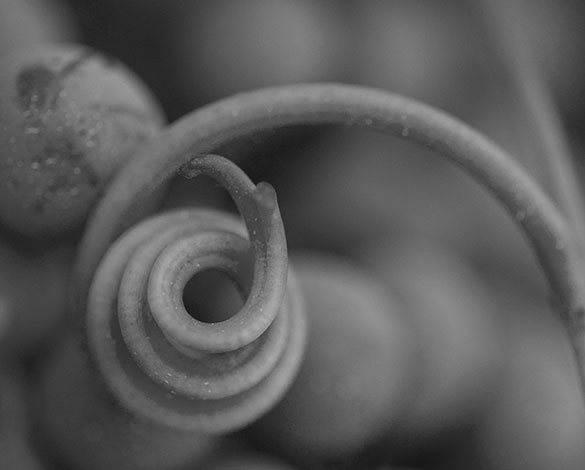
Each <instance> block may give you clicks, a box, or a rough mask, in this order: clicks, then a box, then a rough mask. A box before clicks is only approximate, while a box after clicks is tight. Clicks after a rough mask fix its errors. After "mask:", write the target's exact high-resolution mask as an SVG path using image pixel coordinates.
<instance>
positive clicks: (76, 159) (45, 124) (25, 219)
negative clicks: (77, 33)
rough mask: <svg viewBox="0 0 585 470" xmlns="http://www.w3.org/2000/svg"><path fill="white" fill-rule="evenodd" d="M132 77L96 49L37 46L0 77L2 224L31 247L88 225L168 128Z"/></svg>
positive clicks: (11, 60)
mask: <svg viewBox="0 0 585 470" xmlns="http://www.w3.org/2000/svg"><path fill="white" fill-rule="evenodd" d="M163 122H164V121H163V117H162V116H161V112H160V110H159V107H158V105H157V104H156V103H155V102H154V101H153V99H152V97H151V96H150V94H149V92H148V91H147V90H146V89H145V87H144V86H143V85H142V83H141V82H140V81H138V79H137V78H135V77H134V76H133V75H132V73H131V72H130V71H129V70H128V69H126V68H125V67H124V66H122V65H121V64H120V63H119V62H117V61H115V60H113V59H111V58H109V57H107V56H104V55H102V54H100V53H98V52H96V51H94V50H92V49H88V48H85V47H80V46H73V45H55V46H37V47H34V48H32V49H28V50H22V51H18V52H16V53H14V54H10V55H8V56H6V57H4V59H3V61H2V63H1V67H0V219H1V220H2V222H3V223H4V224H5V225H6V226H8V227H9V228H11V229H12V230H14V231H16V232H18V233H22V234H24V235H27V236H30V237H39V238H40V237H43V236H47V235H57V234H62V233H64V232H66V231H69V230H72V229H75V228H78V227H79V226H80V225H82V223H83V222H84V220H85V218H86V217H87V214H88V212H89V211H90V209H91V207H92V205H93V203H94V202H95V200H96V198H97V197H98V195H99V193H100V191H101V190H102V189H103V187H104V185H105V184H106V183H107V181H108V180H109V179H110V178H111V176H112V175H113V173H114V172H115V171H116V170H117V169H118V168H119V167H120V166H121V165H122V164H123V163H124V161H125V160H126V159H127V158H129V157H130V155H131V154H133V152H134V151H135V149H136V147H137V145H139V144H141V143H143V142H144V141H145V140H147V139H149V138H151V137H152V136H154V135H155V133H156V132H157V131H158V130H159V129H160V127H161V126H162V125H163Z"/></svg>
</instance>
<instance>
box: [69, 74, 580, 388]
mask: <svg viewBox="0 0 585 470" xmlns="http://www.w3.org/2000/svg"><path fill="white" fill-rule="evenodd" d="M300 124H307V125H309V124H340V125H345V126H356V127H361V128H368V129H372V130H376V131H379V132H383V133H386V134H389V135H392V136H396V137H399V138H402V139H405V140H407V141H410V142H413V143H415V144H418V145H420V146H423V147H426V148H428V149H430V150H431V151H432V153H433V154H436V155H440V156H442V157H444V158H446V159H447V160H449V161H451V162H453V163H455V164H456V165H458V166H459V167H461V168H462V169H463V170H464V171H466V172H467V173H468V174H469V175H471V176H472V177H473V178H474V179H475V180H476V181H478V182H479V183H480V184H481V185H482V186H484V187H485V188H487V190H488V191H490V192H491V194H492V195H493V196H495V197H496V198H497V199H498V200H499V201H500V203H501V204H503V205H504V206H505V208H506V209H507V211H508V212H509V214H510V216H511V217H512V218H513V219H514V220H515V221H516V223H517V224H518V226H519V227H520V229H521V230H522V231H523V233H524V234H525V236H526V237H527V239H528V240H529V242H530V244H531V246H532V249H533V251H534V253H535V255H536V257H537V258H538V260H539V262H540V265H541V267H542V269H543V270H544V273H545V276H546V278H547V280H548V282H549V284H550V287H551V290H552V298H553V302H554V305H555V306H556V308H557V309H558V311H559V313H560V314H561V315H562V317H563V318H564V319H565V320H566V323H567V327H568V329H569V333H570V337H571V340H572V344H573V346H574V349H575V352H576V356H577V361H578V365H579V373H580V377H581V380H582V384H583V385H584V386H585V327H584V312H585V309H584V306H585V295H584V292H585V290H584V286H585V281H584V279H583V277H582V275H581V271H580V270H579V267H578V266H577V264H578V261H579V258H578V256H576V255H577V253H576V250H577V247H576V240H575V238H574V236H575V234H574V232H573V231H572V230H571V229H570V227H569V226H568V225H567V223H566V221H565V218H564V217H563V216H562V214H560V213H559V211H558V209H557V208H556V206H555V205H554V204H553V203H552V202H551V201H550V199H549V198H548V197H547V196H546V194H544V192H543V191H542V190H541V189H540V187H539V186H538V184H537V183H536V182H535V181H534V180H533V179H532V178H531V177H530V176H529V175H528V174H527V173H526V172H525V171H524V170H523V169H522V168H521V167H520V166H519V165H518V164H516V163H515V162H514V160H513V159H512V158H511V157H509V156H508V155H507V154H506V153H505V152H504V151H502V150H501V149H499V148H498V147H497V146H496V145H495V144H493V143H491V142H490V141H489V140H487V139H486V138H485V137H483V136H482V135H481V134H479V133H478V132H476V131H474V130H472V129H471V128H470V127H468V126H466V125H465V124H464V123H462V122H460V121H458V120H457V119H455V118H452V117H450V116H449V115H447V114H445V113H443V112H441V111H438V110H436V109H434V108H432V107H430V106H427V105H424V104H421V103H419V102H417V101H414V100H411V99H409V98H405V97H402V96H399V95H395V94H392V93H389V92H385V91H379V90H374V89H370V88H364V87H359V86H352V85H340V84H306V85H291V86H283V87H274V88H267V89H261V90H257V91H253V92H247V93H242V94H239V95H235V96H233V97H229V98H226V99H223V100H220V101H218V102H215V103H212V104H211V105H208V106H206V107H203V108H200V109H199V110H196V111H194V112H192V113H191V114H188V115H186V116H184V117H183V118H181V119H180V120H178V121H176V122H175V123H174V124H172V125H171V126H169V127H168V128H167V129H166V130H165V131H163V132H162V134H161V135H160V136H159V138H158V139H156V140H155V141H153V142H151V143H149V144H148V146H145V147H144V148H142V149H141V152H139V154H137V155H135V157H134V158H132V159H131V160H130V161H129V162H128V164H127V165H126V166H125V167H124V168H123V169H122V170H121V171H120V172H119V173H118V174H117V175H116V177H115V178H114V179H113V181H112V182H111V184H110V186H109V187H108V189H107V191H106V193H105V194H104V196H103V198H102V199H101V201H100V202H99V204H98V205H97V207H96V209H95V211H94V213H93V215H92V217H91V219H90V220H89V222H88V225H87V229H86V232H85V234H84V237H83V239H82V242H81V245H80V252H79V256H78V264H77V276H76V279H77V282H78V284H77V290H76V294H77V297H76V300H77V307H78V310H77V312H84V311H85V309H84V306H85V302H86V299H87V292H88V289H89V286H90V283H91V280H92V278H93V275H94V272H95V270H96V267H97V266H98V264H99V262H100V259H101V258H102V256H103V255H104V253H105V252H106V251H107V249H108V247H109V246H110V244H111V243H112V242H113V241H114V240H115V239H116V237H117V236H119V235H120V234H121V233H122V232H123V231H124V229H125V228H126V227H128V226H129V225H131V224H132V223H133V222H135V221H136V220H137V219H138V218H140V217H141V216H142V215H143V213H144V211H145V208H149V207H152V205H153V203H154V202H155V201H156V199H157V198H160V194H161V191H160V189H161V187H163V185H164V184H165V183H166V182H167V181H168V180H169V179H170V178H171V177H172V176H173V175H174V174H176V172H177V170H178V169H179V168H180V167H181V166H182V165H183V164H184V163H185V162H186V161H188V160H189V159H190V158H191V157H193V156H195V155H199V154H204V153H209V152H210V151H212V150H214V149H215V148H218V147H219V146H221V145H224V144H227V143H229V142H232V141H234V140H236V139H238V138H239V137H242V136H244V135H248V134H251V133H255V132H259V131H266V130H270V129H276V128H280V127H283V126H289V125H300Z"/></svg>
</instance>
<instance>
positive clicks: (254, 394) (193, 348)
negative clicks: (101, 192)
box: [87, 155, 304, 432]
mask: <svg viewBox="0 0 585 470" xmlns="http://www.w3.org/2000/svg"><path fill="white" fill-rule="evenodd" d="M180 172H181V173H182V174H183V175H185V176H186V177H189V178H190V177H195V176H197V175H200V174H204V175H208V176H211V177H213V178H215V179H216V180H217V181H218V182H219V183H220V184H221V185H223V186H224V187H225V188H226V189H227V191H228V192H229V193H230V195H231V197H232V198H233V199H234V201H235V203H236V205H237V207H238V210H239V212H240V215H241V217H242V219H243V221H244V224H245V225H244V224H242V221H241V220H240V219H238V218H237V217H235V216H231V215H229V214H226V213H222V212H219V211H214V210H205V209H189V210H179V211H174V212H169V213H165V214H161V215H158V216H155V217H152V218H150V219H146V220H145V221H143V222H141V223H140V224H138V225H136V226H134V227H133V228H132V229H130V230H129V231H128V232H126V233H125V234H124V235H123V236H122V237H121V238H119V239H118V240H117V241H116V243H114V244H113V245H112V246H111V247H110V249H109V250H108V252H107V253H106V255H105V256H104V258H103V259H102V262H101V264H100V266H99V267H98V270H97V271H96V274H95V277H94V280H93V283H92V286H91V289H90V292H89V297H88V303H87V309H88V310H87V318H88V340H89V347H90V351H91V353H92V356H93V357H94V359H95V361H96V363H97V366H98V368H99V369H100V370H101V372H102V375H103V377H104V379H105V381H106V382H107V385H108V386H109V388H110V389H111V390H112V392H113V393H114V395H115V396H116V397H117V398H118V400H119V401H120V402H121V403H122V404H123V405H124V406H125V407H126V408H128V409H129V410H130V411H133V412H135V413H137V414H140V415H142V416H145V417H147V418H150V419H153V420H155V421H157V422H160V423H163V424H166V425H169V426H172V427H175V428H180V429H188V430H201V431H212V432H221V431H231V430H234V429H237V428H239V427H241V426H244V425H246V424H247V423H249V422H250V421H252V420H253V419H254V418H256V417H258V416H259V415H260V414H261V413H263V412H264V411H266V410H267V409H268V408H269V407H270V406H272V404H273V403H274V402H275V401H276V400H277V399H278V398H280V396H281V395H282V394H283V393H284V391H285V390H286V388H287V387H288V385H289V384H290V382H291V381H292V378H293V377H294V375H295V373H296V370H297V367H298V364H299V362H300V357H301V355H302V350H303V341H304V331H303V330H304V317H303V314H302V305H301V302H300V298H299V294H298V289H297V288H296V284H295V282H294V279H292V277H291V278H289V276H288V258H287V252H286V240H285V235H284V229H283V226H282V220H281V217H280V212H279V209H278V204H277V201H276V193H275V191H274V188H272V186H270V185H269V184H267V183H260V184H259V185H257V186H256V185H254V184H253V183H252V182H251V181H250V180H249V179H248V177H247V176H246V175H245V174H244V173H243V172H242V171H241V170H240V169H239V168H238V167H237V166H235V165H234V164H233V163H231V162H230V161H229V160H226V159H224V158H222V157H219V156H215V155H205V156H201V157H199V156H198V157H195V158H193V159H191V160H190V161H189V162H188V163H187V164H185V165H183V167H182V168H181V169H180ZM211 269H213V270H218V271H221V272H223V273H224V274H225V275H226V276H227V277H228V278H229V279H230V280H231V281H232V282H233V283H234V284H235V286H236V287H237V288H238V290H239V291H240V293H241V294H242V297H243V298H244V299H245V301H244V304H243V306H242V308H241V309H240V310H239V311H238V312H237V313H236V314H235V315H233V316H232V317H230V318H228V319H227V320H223V321H218V322H214V323H204V322H201V321H199V320H197V319H196V318H194V317H192V316H191V315H190V314H189V313H188V312H187V310H186V308H185V305H184V303H183V293H184V290H185V287H186V285H187V283H188V281H189V280H190V279H191V278H193V276H195V275H196V274H198V273H200V272H203V271H206V270H211Z"/></svg>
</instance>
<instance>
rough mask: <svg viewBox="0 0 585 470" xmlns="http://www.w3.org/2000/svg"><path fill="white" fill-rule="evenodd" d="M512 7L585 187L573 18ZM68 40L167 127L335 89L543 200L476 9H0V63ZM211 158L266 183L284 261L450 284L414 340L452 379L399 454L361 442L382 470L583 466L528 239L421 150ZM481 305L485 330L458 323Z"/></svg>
mask: <svg viewBox="0 0 585 470" xmlns="http://www.w3.org/2000/svg"><path fill="white" fill-rule="evenodd" d="M487 1H488V0H486V1H484V2H483V4H485V3H486V2H487ZM508 4H509V7H510V8H508V13H509V15H508V18H507V19H508V26H510V25H513V29H514V34H513V35H512V36H513V37H514V38H515V39H516V40H519V41H522V42H523V43H524V44H525V45H527V46H528V50H529V53H530V61H531V63H532V64H533V65H535V69H536V70H537V71H538V73H540V75H541V77H542V79H543V80H544V82H545V83H546V84H547V86H548V87H549V89H550V92H551V94H552V96H553V99H554V101H555V103H556V105H557V106H558V109H559V112H560V116H561V119H562V125H563V126H564V129H565V130H566V132H567V136H568V138H569V142H570V147H571V149H572V151H573V154H574V159H575V164H576V170H577V171H578V172H579V173H582V170H583V163H584V162H583V161H582V158H581V152H582V149H585V112H584V111H585V60H583V59H584V58H585V4H584V3H583V2H581V1H580V0H562V1H558V0H509V2H508ZM64 41H65V42H80V43H84V44H87V45H89V46H92V47H94V48H96V49H99V50H101V51H104V52H106V53H108V54H110V55H112V56H113V57H115V58H117V59H119V60H120V61H122V62H124V63H125V64H127V65H128V66H129V67H130V68H131V69H133V70H134V71H135V72H136V73H137V75H138V76H139V77H141V78H142V79H143V80H144V81H145V82H146V84H147V85H148V86H149V87H150V88H151V89H152V91H153V93H154V95H155V96H156V97H157V98H158V100H159V101H160V103H161V105H162V107H163V109H164V111H165V113H166V116H167V118H168V120H169V122H172V121H174V120H176V119H180V118H181V116H183V115H185V114H186V113H189V112H191V111H192V110H194V109H196V108H198V107H200V106H203V105H205V104H207V103H210V102H212V101H214V100H217V99H221V98H223V97H226V96H229V95H231V94H233V93H237V92H241V91H245V90H252V89H255V88H258V87H264V86H270V85H281V84H288V83H302V82H322V81H331V82H343V83H351V84H359V85H367V86H374V87H378V88H382V89H385V90H388V91H391V92H394V93H400V94H404V95H406V96H409V97H412V98H415V99H417V100H421V101H424V102H426V103H429V104H431V105H433V106H436V107H438V108H440V109H442V110H445V111H446V112H448V113H450V114H452V115H454V116H456V117H457V118H459V119H461V120H463V121H465V122H466V123H468V124H470V125H471V126H473V127H475V128H477V129H479V130H480V131H482V132H484V133H485V134H486V135H488V136H489V137H490V138H492V139H493V140H494V141H495V142H496V143H498V144H499V145H500V146H501V147H503V148H504V149H505V150H507V151H508V152H510V154H511V155H512V156H513V157H514V158H515V159H516V160H517V161H518V162H520V163H521V164H522V165H524V166H525V167H526V168H528V169H529V170H530V171H531V172H532V173H533V175H534V176H535V177H536V178H537V179H538V180H539V181H541V183H542V184H543V185H544V186H545V187H547V178H546V176H547V175H545V174H542V172H543V171H544V170H543V169H542V168H543V167H542V165H540V164H539V162H538V161H535V157H534V138H533V135H531V134H530V131H529V130H528V129H527V126H526V125H525V122H524V120H523V113H524V112H523V111H522V110H521V109H520V108H519V106H520V104H519V102H518V100H516V99H515V95H514V90H513V88H511V87H510V84H509V82H508V80H507V78H506V72H505V71H503V69H502V59H501V54H502V49H501V48H502V47H503V46H502V43H501V42H500V43H497V42H494V40H493V32H491V30H490V27H489V22H487V21H486V20H485V11H484V9H483V6H482V2H479V1H478V0H337V1H334V0H246V1H241V0H166V1H162V0H0V54H5V53H8V52H10V51H13V50H15V49H18V48H20V47H25V46H28V45H32V44H38V43H47V42H64ZM222 153H223V154H225V155H226V156H237V157H238V158H239V163H241V165H242V167H243V168H244V169H245V170H246V171H247V172H248V173H249V174H250V175H251V177H252V179H253V180H254V181H260V180H266V181H269V182H271V183H272V184H273V185H274V186H275V187H276V189H277V192H278V195H279V201H280V204H281V211H282V214H283V218H284V222H285V227H286V231H287V237H288V241H289V248H290V250H291V253H292V254H293V256H294V253H295V252H296V251H297V250H319V251H321V252H327V253H329V254H334V255H336V256H341V257H344V258H345V259H347V260H350V261H351V262H352V263H355V264H357V265H359V266H361V267H362V268H364V269H366V270H368V272H370V273H374V274H375V275H376V276H378V278H379V279H380V282H385V283H387V284H386V286H387V289H388V290H392V289H395V288H396V283H395V281H394V280H395V279H396V277H397V276H399V277H400V279H402V282H403V283H404V282H406V281H404V279H407V280H408V279H410V282H406V284H407V285H408V286H406V287H404V289H402V290H401V291H400V292H401V293H400V295H402V296H403V297H405V296H406V297H408V296H415V297H416V296H419V295H420V290H425V289H426V290H425V292H427V291H433V289H434V288H435V287H436V285H437V283H438V282H439V281H440V282H442V283H446V284H445V286H447V287H445V289H446V290H445V291H443V290H440V292H445V293H443V294H437V295H438V297H437V298H436V299H434V300H432V301H430V303H429V305H431V306H435V305H442V304H441V302H443V301H445V302H447V304H446V307H445V309H443V310H441V309H440V308H438V310H440V311H441V312H440V314H437V315H439V316H438V317H437V316H435V317H432V315H431V317H429V318H432V319H431V320H429V321H431V323H432V321H435V322H436V327H435V326H433V327H432V328H430V330H432V331H431V332H430V333H428V332H427V334H429V335H430V337H431V338H436V336H437V335H442V337H441V338H442V339H441V338H439V339H440V340H437V345H436V347H437V348H438V349H437V350H438V351H441V352H440V353H438V355H439V356H440V357H443V358H444V361H445V362H444V363H438V366H437V369H436V370H435V371H434V372H431V373H429V374H428V378H427V380H428V381H429V383H434V382H437V383H438V382H441V380H444V378H445V377H451V375H449V374H453V375H452V376H453V377H457V380H455V381H454V383H453V384H447V385H445V386H443V385H437V386H436V389H434V390H435V392H434V395H433V396H441V397H442V399H443V401H440V400H437V403H439V402H440V403H439V404H438V405H436V406H443V407H444V408H445V409H446V410H447V413H445V414H440V413H439V414H437V415H433V413H428V412H422V411H421V412H419V414H420V416H419V415H417V418H412V419H411V421H409V424H408V426H406V427H405V428H404V429H402V430H400V429H399V430H397V431H396V432H395V433H394V434H391V436H392V439H396V440H398V441H400V442H401V443H400V444H399V445H397V444H395V443H392V444H389V443H388V442H386V441H385V440H384V439H381V440H380V442H379V443H377V444H376V445H374V444H373V445H372V448H371V449H368V452H366V453H369V454H368V455H371V456H373V457H372V458H371V460H372V461H373V462H375V464H378V463H380V464H381V465H386V464H388V465H389V464H402V463H405V464H410V465H417V466H419V467H421V468H433V469H434V468H437V469H459V468H461V469H463V468H475V469H486V470H491V469H494V470H495V469H500V470H506V469H510V470H520V469H529V468H530V469H534V470H539V469H543V470H544V469H555V470H565V469H566V470H569V469H582V468H583V467H584V465H585V445H583V443H584V441H585V410H584V408H583V401H582V396H581V392H580V389H579V387H578V380H577V375H576V372H575V366H574V364H573V361H572V358H571V351H570V347H569V346H568V342H567V338H566V335H565V333H564V331H563V329H562V326H561V324H560V322H559V321H558V320H557V318H556V317H554V316H553V313H552V310H551V308H550V306H549V299H548V294H547V292H548V291H547V287H546V284H545V282H544V278H543V275H542V272H541V271H540V269H539V268H538V266H537V264H536V262H535V259H534V257H533V256H532V253H531V252H530V250H529V248H528V246H527V244H526V242H525V240H524V239H523V238H522V236H521V234H520V232H519V231H518V230H517V228H516V226H515V224H514V222H513V221H512V220H511V219H510V218H509V217H508V216H507V215H506V214H505V213H504V211H503V210H502V209H501V208H500V206H499V205H498V204H497V203H496V202H495V201H494V200H493V199H492V198H491V197H490V196H489V195H487V194H486V193H485V191H484V190H483V189H482V188H480V187H479V186H478V185H477V184H476V183H474V182H473V181H471V179H470V178H468V177H467V176H466V175H464V174H462V173H461V172H460V171H459V170H458V169H457V168H454V167H453V166H452V165H449V164H447V163H446V162H444V161H442V160H441V159H439V158H437V157H436V156H434V155H432V154H431V153H430V152H427V151H424V150H421V149H417V148H414V147H412V146H411V145H408V144H406V143H404V142H401V141H398V140H397V139H391V138H389V137H385V136H379V135H373V134H371V133H367V132H363V131H355V130H349V129H345V128H344V129H339V128H330V127H311V128H304V127H299V128H290V129H285V130H280V131H278V132H272V133H266V134H263V135H257V136H250V137H248V138H246V139H242V141H240V142H237V143H235V144H234V145H232V146H230V147H229V148H226V149H222ZM547 189H550V188H548V187H547ZM204 203H205V204H213V205H217V206H220V207H229V201H226V196H225V194H223V193H222V192H221V191H219V190H218V189H217V188H216V187H215V186H214V185H213V184H203V183H202V184H201V185H194V184H193V183H192V182H189V183H186V182H185V181H181V180H179V179H177V181H176V182H175V183H174V185H173V186H172V188H171V190H170V193H169V195H168V197H167V199H166V201H165V204H166V206H167V207H175V206H182V205H186V204H204ZM421 252H422V253H425V256H424V257H422V258H421V255H420V254H421ZM397 266H398V268H400V269H398V268H397ZM402 268H404V269H403V270H402ZM397 270H398V271H400V273H397ZM390 271H392V272H391V273H389V272H390ZM429 272H430V273H434V274H433V276H431V277H430V278H429ZM423 274H424V275H423ZM409 276H410V277H409ZM471 278H473V279H474V281H473V282H474V283H475V284H474V286H475V287H473V288H472V287H469V285H468V284H467V282H468V281H469V280H470V279H471ZM446 279H447V280H446ZM425 283H429V284H428V287H425V286H427V284H425ZM476 284H481V288H480V289H479V290H481V291H482V293H481V294H477V293H476V291H477V289H476ZM440 285H441V286H442V285H443V284H440ZM409 286H410V287H409ZM413 286H415V287H417V286H418V287H419V291H417V290H416V289H415V290H414V291H413V292H411V290H412V287H413ZM433 292H434V291H433ZM441 295H442V296H443V297H449V299H443V298H441ZM408 298H410V297H408ZM452 299H458V301H455V302H454V303H452V304H451V303H449V302H451V300H452ZM405 302H406V303H408V300H405ZM478 304H481V305H482V306H481V308H480V310H482V311H485V312H486V313H485V315H484V317H485V318H478V316H481V314H477V313H475V312H474V313H472V312H471V311H472V310H475V309H476V308H477V306H478ZM431 309H432V307H431ZM440 315H444V317H443V316H440ZM466 322H467V323H466ZM422 323H423V324H428V322H427V320H424V321H423V322H422ZM443 353H444V355H442V356H441V354H443ZM457 371H459V372H460V374H458V372H457ZM433 381H434V382H433ZM450 387H451V388H450ZM430 389H431V390H433V388H432V387H430ZM441 394H443V395H441ZM431 401H432V400H431ZM425 406H429V407H430V405H428V404H426V405H425ZM421 409H424V406H422V405H421ZM429 409H430V408H429ZM433 409H434V408H433ZM396 436H398V437H396ZM255 445H256V446H257V447H260V448H261V447H262V446H259V445H257V444H255ZM389 448H393V449H394V450H393V451H392V452H389V453H388V454H387V453H386V452H385V450H387V449H389ZM262 450H263V451H268V452H270V451H271V449H262Z"/></svg>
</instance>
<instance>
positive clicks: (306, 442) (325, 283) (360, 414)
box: [254, 255, 415, 460]
mask: <svg viewBox="0 0 585 470" xmlns="http://www.w3.org/2000/svg"><path fill="white" fill-rule="evenodd" d="M292 263H293V267H294V268H295V272H296V273H297V275H298V279H299V281H300V285H301V288H302V290H303V293H304V295H305V299H306V303H307V319H308V322H309V328H308V332H309V335H308V339H307V351H306V356H305V359H304V362H303V363H302V365H301V369H300V371H299V374H298V376H297V378H296V380H295V382H293V385H292V387H291V389H290V390H289V391H288V393H287V394H286V395H285V397H284V399H283V400H282V401H281V402H280V403H279V404H278V405H276V407H275V408H274V409H273V410H271V411H270V412H269V413H268V414H267V415H266V416H265V417H264V418H261V419H260V421H259V422H258V423H257V424H256V425H255V428H254V432H255V435H257V436H259V437H260V439H262V442H269V443H270V444H271V445H273V446H274V447H276V448H279V449H280V450H281V451H282V452H283V453H285V454H287V455H289V456H290V457H292V458H295V459H301V460H302V459H307V460H315V459H316V460H335V459H341V458H345V457H350V456H356V455H357V454H359V453H360V452H362V451H363V450H364V448H365V447H366V446H367V445H368V444H369V443H370V442H372V441H373V440H375V439H377V438H379V437H380V436H381V435H382V434H383V433H384V432H385V431H386V430H387V429H388V428H390V427H391V426H392V425H393V424H394V423H395V421H396V419H397V416H398V415H400V414H401V410H402V407H403V405H404V402H405V399H406V398H407V397H408V396H409V392H410V387H411V385H412V378H413V376H414V371H413V368H412V366H413V364H412V363H411V358H412V356H413V352H414V349H415V347H413V344H412V341H411V339H412V338H411V337H410V335H409V333H410V332H409V330H408V328H407V327H406V321H405V319H404V318H403V317H402V313H403V312H402V310H401V309H399V307H398V306H397V305H396V304H395V303H394V302H393V299H392V297H389V296H387V294H386V292H385V291H384V290H383V288H382V287H381V286H379V285H378V284H377V283H376V280H375V278H371V277H370V276H368V275H367V273H364V272H362V271H361V270H359V269H358V268H357V267H354V266H353V265H351V264H350V263H348V262H346V261H343V260H341V259H338V258H335V257H330V256H325V255H311V256H308V255H303V257H296V258H295V257H293V258H292Z"/></svg>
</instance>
